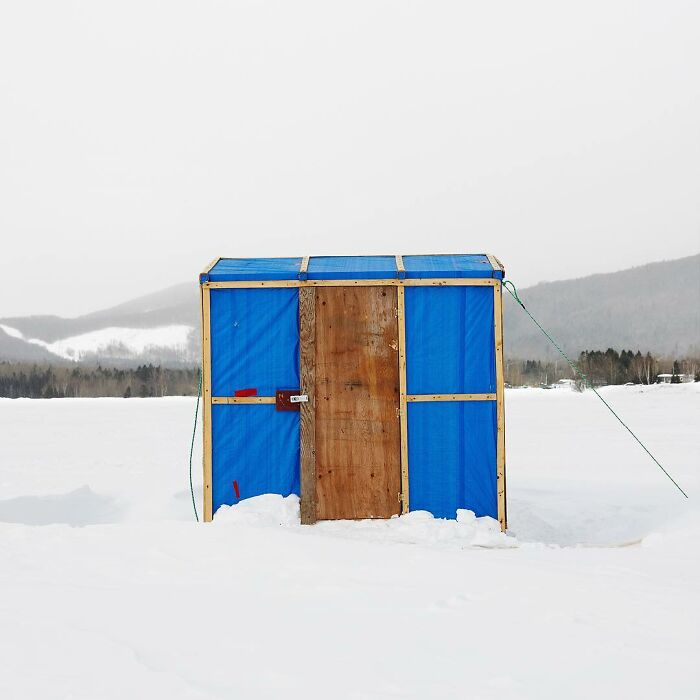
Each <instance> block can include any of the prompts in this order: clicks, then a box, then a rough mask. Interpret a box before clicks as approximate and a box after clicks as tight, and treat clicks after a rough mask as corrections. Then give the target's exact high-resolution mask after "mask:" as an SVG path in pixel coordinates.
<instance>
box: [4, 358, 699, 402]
mask: <svg viewBox="0 0 700 700" xmlns="http://www.w3.org/2000/svg"><path fill="white" fill-rule="evenodd" d="M576 362H577V365H578V367H579V369H580V370H581V371H582V372H583V373H584V374H585V375H586V376H587V377H588V379H589V381H590V382H591V383H592V384H593V385H594V386H601V385H604V384H627V383H628V382H632V383H634V384H654V383H655V382H656V381H657V376H658V375H659V374H662V373H666V374H670V375H672V379H671V381H672V382H673V381H679V382H680V381H681V379H682V378H687V377H692V378H694V379H695V381H700V358H699V357H694V358H693V357H690V358H687V357H686V358H682V359H678V360H670V359H666V358H658V357H655V356H654V355H652V354H651V353H646V354H642V353H641V352H639V351H637V352H632V351H631V350H623V351H622V352H620V353H618V352H617V351H616V350H613V349H611V348H609V349H608V350H606V351H605V352H603V351H600V350H587V351H585V352H582V353H581V354H580V355H579V356H578V358H577V359H576ZM561 379H573V380H577V379H578V377H576V375H575V374H574V372H572V370H571V368H570V367H569V365H568V364H567V363H566V362H565V361H564V359H563V358H562V359H561V360H558V361H554V362H542V361H540V360H514V359H507V360H506V362H505V381H506V383H507V384H509V385H510V386H543V385H544V386H548V385H551V384H555V383H556V382H558V381H560V380H561ZM198 381H199V376H198V370H197V369H196V368H184V369H175V368H167V367H160V366H158V365H152V364H148V365H141V366H139V367H136V368H113V367H101V366H99V365H98V366H88V365H77V366H76V365H38V364H28V363H11V362H0V397H3V398H10V399H16V398H22V397H24V398H31V399H54V398H68V397H74V398H89V397H98V396H117V397H123V398H130V397H142V398H147V397H155V396H194V395H196V393H197V385H198ZM582 384H583V383H582V382H580V381H578V385H579V387H580V386H582Z"/></svg>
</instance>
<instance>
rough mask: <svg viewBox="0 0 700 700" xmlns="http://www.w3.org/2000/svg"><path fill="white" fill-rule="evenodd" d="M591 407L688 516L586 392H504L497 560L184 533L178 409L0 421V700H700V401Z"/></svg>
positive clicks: (683, 395) (447, 541) (286, 513)
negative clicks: (504, 509)
mask: <svg viewBox="0 0 700 700" xmlns="http://www.w3.org/2000/svg"><path fill="white" fill-rule="evenodd" d="M603 393H604V395H605V397H606V398H607V399H608V400H609V401H610V402H611V403H612V404H613V406H614V407H615V408H616V409H619V412H620V413H621V414H622V416H623V418H624V419H625V420H626V421H627V423H628V424H629V425H630V426H631V427H632V428H633V429H634V430H635V431H636V432H638V434H639V435H640V437H641V438H642V439H643V440H644V441H646V443H647V444H648V446H649V447H650V449H651V450H652V452H654V453H655V454H656V456H657V457H658V458H659V459H660V461H661V463H662V464H664V466H665V467H666V468H667V469H668V470H669V471H670V472H671V473H672V474H673V476H674V477H676V478H677V480H678V481H679V482H680V483H681V485H682V486H683V487H684V488H685V490H686V491H687V492H688V494H689V496H690V499H689V500H686V499H684V498H683V497H682V496H681V495H680V494H679V493H678V492H677V491H676V490H675V488H674V487H673V485H672V484H671V483H670V482H669V481H668V480H667V479H666V477H665V476H664V475H663V474H662V473H661V472H660V471H659V470H658V468H657V467H656V466H655V465H654V464H653V462H652V461H651V460H650V459H649V458H648V457H647V456H646V455H645V454H644V452H643V451H642V450H641V448H640V447H639V446H638V445H637V444H636V443H635V442H634V441H633V439H632V438H631V437H630V436H629V434H627V433H626V432H625V431H624V430H623V429H622V428H621V427H620V426H619V425H617V424H616V423H615V421H614V420H613V419H612V417H611V416H610V415H609V414H608V413H607V411H606V410H605V408H604V407H603V406H602V405H601V404H600V403H599V402H598V400H597V399H596V398H595V396H594V395H593V394H592V393H591V392H586V393H584V394H578V393H575V392H572V391H570V390H568V389H561V390H551V391H545V390H539V389H514V390H509V391H507V392H506V401H507V409H506V428H507V467H508V472H507V479H508V481H507V483H508V515H509V534H508V536H505V535H502V534H501V533H500V532H498V530H497V528H495V527H494V522H493V521H490V520H489V519H474V518H473V517H472V516H471V515H470V514H469V513H462V514H461V515H460V518H459V521H440V520H434V519H432V518H431V517H430V516H428V515H427V514H424V513H412V514H409V515H408V516H405V517H402V518H397V519H394V520H392V521H382V522H378V521H373V522H359V523H353V522H333V523H319V524H317V525H315V526H312V527H301V526H300V525H299V524H298V503H297V502H296V499H294V498H290V499H282V498H281V497H274V496H264V497H260V498H259V499H252V500H251V501H248V502H243V503H242V504H240V505H239V506H236V507H233V508H229V509H223V510H222V511H220V512H219V514H218V515H217V517H216V518H215V521H214V523H212V524H209V525H198V524H196V523H195V522H194V521H193V515H192V507H191V500H190V493H189V486H188V482H187V458H188V453H189V441H190V434H191V427H192V418H193V412H194V400H193V399H190V398H168V399H82V400H81V399H62V400H51V401H30V400H15V401H10V400H2V399H0V438H1V441H0V444H1V446H2V447H1V449H2V452H1V453H0V454H1V455H2V457H1V458H0V593H1V595H0V696H1V697H3V698H12V699H13V700H14V699H15V698H21V699H24V698H41V699H42V700H44V699H46V698H80V699H85V700H87V699H90V700H94V699H95V698H100V699H103V698H109V699H111V698H115V699H116V698H119V699H120V700H122V699H123V698H138V697H147V696H150V697H153V698H161V697H163V698H166V697H167V698H168V699H169V700H177V699H179V698H188V699H190V698H191V699H195V698H196V699H203V698H212V699H214V698H217V699H218V698H227V699H228V698H233V697H238V698H246V699H247V698H279V697H281V696H284V697H287V698H297V697H299V698H302V697H303V698H305V699H309V698H331V697H332V698H349V699H353V700H354V699H358V700H359V699H361V698H387V699H389V698H392V699H393V698H467V697H473V698H494V699H495V698H498V699H499V700H503V699H507V698H537V699H541V698H564V697H565V698H587V699H588V698H592V697H595V698H607V697H634V698H659V697H668V698H697V697H698V693H699V689H700V673H699V672H698V664H697V659H698V658H700V593H699V591H700V555H699V551H700V549H699V546H700V509H699V508H698V505H697V503H698V501H697V499H698V494H699V493H700V428H699V426H700V384H687V385H680V386H676V385H674V386H671V385H667V386H653V387H611V388H606V389H604V390H603ZM200 449H201V448H200V446H199V443H198V444H197V445H196V450H197V453H196V454H197V469H196V476H197V481H196V485H197V491H198V492H199V488H200V487H201V477H200V469H199V454H200ZM197 496H198V504H199V502H200V500H201V499H200V497H199V493H197Z"/></svg>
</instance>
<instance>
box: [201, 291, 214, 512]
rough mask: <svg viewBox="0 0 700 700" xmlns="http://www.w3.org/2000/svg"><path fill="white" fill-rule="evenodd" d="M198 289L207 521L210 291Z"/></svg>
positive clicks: (209, 497) (209, 499)
mask: <svg viewBox="0 0 700 700" xmlns="http://www.w3.org/2000/svg"><path fill="white" fill-rule="evenodd" d="M200 290H201V291H200V294H201V301H202V447H203V459H202V466H203V470H204V484H203V487H202V496H203V500H204V505H203V520H204V522H205V523H209V522H211V519H212V516H213V513H212V492H211V463H212V441H211V314H210V308H211V307H210V301H211V299H210V294H211V291H210V290H209V289H208V288H202V287H200Z"/></svg>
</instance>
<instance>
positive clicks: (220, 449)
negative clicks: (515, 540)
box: [208, 255, 501, 518]
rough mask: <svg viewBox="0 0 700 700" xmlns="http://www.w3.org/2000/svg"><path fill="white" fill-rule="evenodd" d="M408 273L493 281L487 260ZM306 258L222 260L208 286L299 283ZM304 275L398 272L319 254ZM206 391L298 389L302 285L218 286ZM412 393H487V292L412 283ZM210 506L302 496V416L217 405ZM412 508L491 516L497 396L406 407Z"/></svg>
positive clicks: (463, 258) (424, 260) (373, 262)
mask: <svg viewBox="0 0 700 700" xmlns="http://www.w3.org/2000/svg"><path fill="white" fill-rule="evenodd" d="M403 260H404V265H405V268H406V276H407V277H408V278H414V277H470V276H473V277H492V276H498V277H500V276H501V273H500V271H494V270H493V269H492V268H491V266H490V264H485V263H484V260H486V262H488V259H487V258H486V257H485V256H482V255H460V256H447V255H445V256H420V255H418V256H404V258H403ZM300 265H301V258H279V259H263V260H235V261H234V260H222V261H220V262H219V263H218V264H217V265H216V266H215V267H214V268H213V269H212V271H211V272H210V273H209V274H208V279H210V280H213V281H224V280H228V279H230V280H253V279H270V280H272V279H297V278H298V274H299V267H300ZM308 276H309V279H383V278H393V277H395V276H397V271H396V265H395V258H394V257H393V256H371V257H364V258H353V257H314V258H311V261H310V264H309V269H308ZM210 299H211V366H212V395H213V396H233V395H234V393H235V392H236V391H237V390H240V389H256V390H257V393H258V395H259V396H273V395H274V393H275V390H277V389H297V388H299V324H298V312H299V311H298V290H297V289H296V288H268V289H213V290H212V291H211V295H210ZM405 301H406V359H407V389H408V393H409V394H451V393H494V392H495V390H496V377H495V354H494V323H493V318H494V309H493V288H492V287H490V286H489V287H487V286H446V287H407V288H406V290H405ZM212 441H213V461H212V470H213V480H212V481H213V483H212V488H213V494H212V498H213V507H214V510H216V509H217V508H218V507H219V506H220V505H222V504H224V503H226V504H232V503H235V502H236V501H237V500H238V497H237V496H236V493H235V488H234V485H233V482H234V481H235V482H236V485H237V486H238V489H239V494H240V498H249V497H251V496H255V495H259V494H263V493H279V494H282V495H285V496H286V495H289V494H290V493H296V494H299V413H295V412H279V411H276V410H275V407H274V405H215V406H213V407H212ZM408 448H409V488H410V505H411V510H428V511H430V512H431V513H433V515H435V516H436V517H445V518H454V517H455V512H456V510H457V509H458V508H467V509H470V510H473V511H474V512H475V513H476V514H477V515H479V516H481V515H490V516H492V517H494V518H495V517H497V496H496V404H495V402H494V401H468V402H467V401H460V402H416V403H410V404H409V407H408Z"/></svg>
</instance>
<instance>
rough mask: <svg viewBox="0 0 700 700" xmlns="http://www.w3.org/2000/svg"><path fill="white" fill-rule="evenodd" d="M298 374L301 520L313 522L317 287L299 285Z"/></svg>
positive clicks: (314, 506)
mask: <svg viewBox="0 0 700 700" xmlns="http://www.w3.org/2000/svg"><path fill="white" fill-rule="evenodd" d="M299 376H300V379H301V382H300V383H301V386H300V389H301V393H302V394H306V395H307V396H308V397H309V400H308V401H307V402H305V403H302V404H301V406H300V417H299V441H300V444H299V451H300V471H301V522H302V523H303V524H306V525H309V524H311V523H315V522H316V519H317V517H316V289H315V288H314V287H300V288H299Z"/></svg>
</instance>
